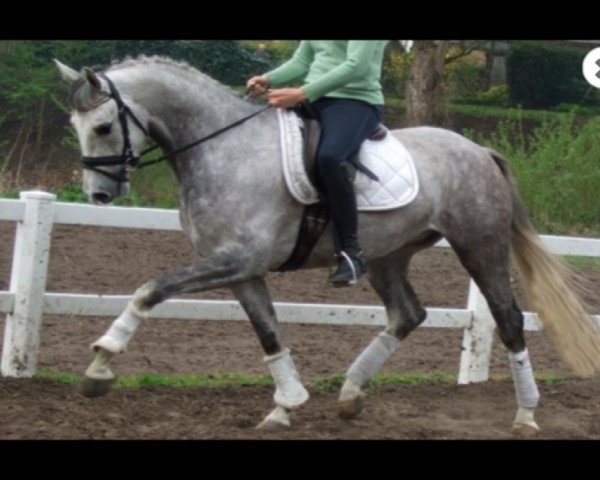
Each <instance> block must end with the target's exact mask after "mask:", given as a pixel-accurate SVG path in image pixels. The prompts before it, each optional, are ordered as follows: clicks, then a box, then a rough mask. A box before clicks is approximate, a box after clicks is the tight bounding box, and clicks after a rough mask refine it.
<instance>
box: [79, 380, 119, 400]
mask: <svg viewBox="0 0 600 480" xmlns="http://www.w3.org/2000/svg"><path fill="white" fill-rule="evenodd" d="M116 380H117V379H116V377H115V378H110V379H107V380H96V379H93V378H90V377H84V378H83V382H82V383H81V387H80V388H79V392H80V393H81V394H82V395H83V396H84V397H87V398H95V397H102V396H103V395H106V394H107V393H108V392H110V391H111V389H112V387H113V385H114V384H115V382H116Z"/></svg>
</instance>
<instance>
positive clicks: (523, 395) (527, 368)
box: [508, 349, 540, 409]
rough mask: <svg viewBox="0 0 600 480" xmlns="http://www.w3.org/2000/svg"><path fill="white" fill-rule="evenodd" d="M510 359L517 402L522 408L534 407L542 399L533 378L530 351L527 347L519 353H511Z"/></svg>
mask: <svg viewBox="0 0 600 480" xmlns="http://www.w3.org/2000/svg"><path fill="white" fill-rule="evenodd" d="M508 360H509V362H510V369H511V370H512V374H513V380H514V382H515V393H516V396H517V404H518V405H519V407H521V408H522V409H534V408H535V407H537V404H538V401H539V399H540V392H539V391H538V388H537V385H536V384H535V379H534V378H533V369H532V368H531V362H530V361H529V352H528V351H527V349H525V350H523V351H522V352H519V353H509V354H508Z"/></svg>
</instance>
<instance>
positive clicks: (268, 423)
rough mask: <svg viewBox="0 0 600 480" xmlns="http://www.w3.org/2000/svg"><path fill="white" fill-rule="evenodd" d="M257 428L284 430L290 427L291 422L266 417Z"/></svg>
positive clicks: (275, 430)
mask: <svg viewBox="0 0 600 480" xmlns="http://www.w3.org/2000/svg"><path fill="white" fill-rule="evenodd" d="M256 429H257V430H260V431H261V432H283V431H284V430H289V429H290V424H289V423H283V422H278V421H277V420H273V419H272V418H265V419H264V420H263V421H262V422H260V423H259V424H258V425H257V426H256Z"/></svg>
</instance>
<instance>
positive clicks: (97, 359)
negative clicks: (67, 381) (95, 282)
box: [81, 248, 256, 397]
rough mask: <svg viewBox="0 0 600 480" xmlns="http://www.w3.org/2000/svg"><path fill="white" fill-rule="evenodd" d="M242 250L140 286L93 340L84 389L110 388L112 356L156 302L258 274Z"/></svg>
mask: <svg viewBox="0 0 600 480" xmlns="http://www.w3.org/2000/svg"><path fill="white" fill-rule="evenodd" d="M242 252H243V250H242V249H241V248H239V249H229V250H227V251H223V252H222V253H220V254H217V255H215V256H213V257H211V258H209V259H207V260H203V261H201V262H198V263H196V264H194V265H191V266H189V267H186V268H182V269H181V270H177V271H175V272H172V273H169V274H167V275H164V276H162V277H159V278H156V279H153V280H150V281H149V282H147V283H145V284H144V285H142V286H141V287H140V288H138V289H137V291H136V292H135V294H134V295H133V298H132V299H131V301H130V302H129V304H128V305H127V307H126V308H125V310H124V311H123V313H121V315H120V316H119V317H118V318H117V319H116V320H115V321H114V322H113V323H112V324H111V326H110V327H109V329H108V330H107V331H106V333H105V334H104V335H103V336H102V337H100V338H99V339H98V340H96V341H95V342H94V343H92V345H91V348H92V350H93V351H94V352H95V356H94V360H93V361H92V363H91V364H90V366H89V367H88V368H87V370H86V372H85V376H84V381H83V383H82V386H81V393H82V394H83V395H85V396H86V397H98V396H101V395H104V394H106V393H108V392H109V391H110V389H111V387H112V385H113V384H114V381H115V378H116V376H115V374H114V373H113V372H112V370H111V368H110V361H111V359H112V357H113V356H114V355H115V354H116V353H122V352H124V351H125V350H126V349H127V345H128V344H129V342H130V340H131V338H132V337H133V335H134V333H135V331H136V330H137V327H138V326H139V324H140V322H141V321H142V320H143V319H145V318H147V316H148V313H149V312H150V310H151V309H152V308H153V307H154V306H155V305H157V304H159V303H161V302H163V301H165V300H167V299H168V298H170V297H173V296H174V295H178V294H181V293H192V292H199V291H202V290H209V289H212V288H220V287H227V286H230V285H231V284H234V283H239V282H244V281H246V280H248V279H250V278H252V277H253V276H255V275H256V273H255V272H254V271H253V269H252V267H251V265H252V264H253V262H251V261H250V259H249V258H248V257H247V256H245V255H244V254H243V253H242Z"/></svg>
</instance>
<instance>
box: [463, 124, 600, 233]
mask: <svg viewBox="0 0 600 480" xmlns="http://www.w3.org/2000/svg"><path fill="white" fill-rule="evenodd" d="M599 129H600V118H593V119H591V120H589V121H587V122H582V121H581V120H579V121H577V120H576V117H575V115H569V114H561V115H556V116H554V117H553V118H549V119H547V120H545V121H544V122H542V124H541V125H540V126H539V127H537V128H536V129H534V130H533V132H532V134H531V135H525V134H524V131H523V125H522V121H521V120H519V119H517V120H508V121H504V122H501V123H500V124H499V126H498V130H497V132H496V133H495V134H493V135H492V136H491V137H490V138H482V137H481V135H477V134H473V132H466V134H467V136H470V137H471V138H473V139H474V140H475V141H477V142H479V143H482V144H484V145H487V146H490V147H492V148H494V149H495V150H497V151H498V152H500V153H501V154H502V155H503V156H504V157H505V158H507V159H508V161H509V162H510V165H511V167H512V170H513V172H514V174H515V176H516V178H517V181H518V184H519V190H520V192H521V195H522V197H523V199H524V202H525V205H526V206H527V207H528V209H529V211H530V212H531V215H532V218H533V221H534V223H535V225H536V227H537V228H538V230H540V231H541V232H544V233H557V234H565V235H569V234H573V233H578V234H585V235H590V236H597V235H598V233H599V232H600V202H598V192H599V191H600V169H599V168H598V158H600V142H598V130H599Z"/></svg>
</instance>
